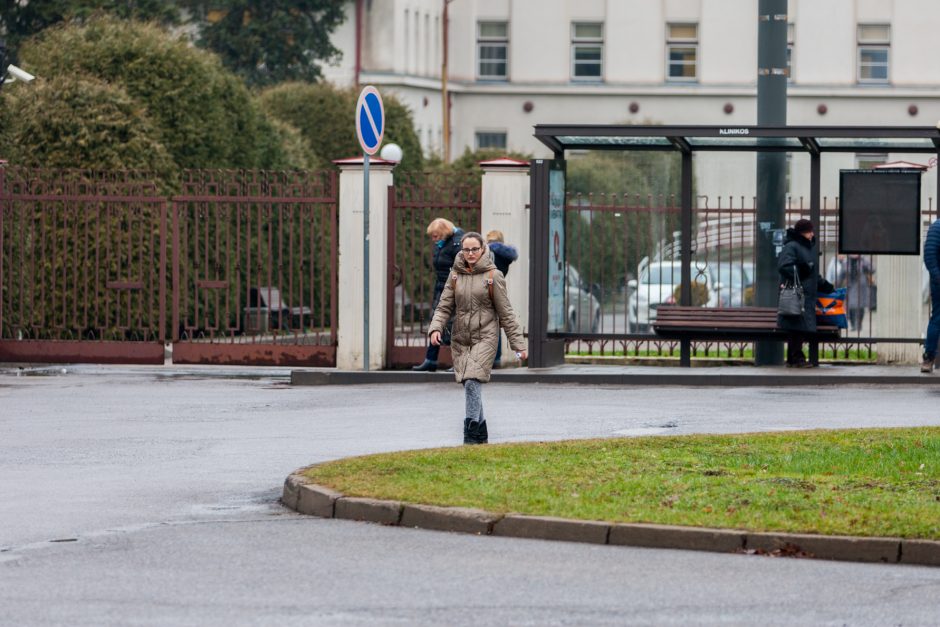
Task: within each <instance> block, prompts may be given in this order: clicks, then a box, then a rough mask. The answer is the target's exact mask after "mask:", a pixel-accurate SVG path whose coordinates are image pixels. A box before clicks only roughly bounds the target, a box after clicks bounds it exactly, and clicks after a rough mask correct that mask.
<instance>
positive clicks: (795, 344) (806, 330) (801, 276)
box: [777, 219, 833, 368]
mask: <svg viewBox="0 0 940 627" xmlns="http://www.w3.org/2000/svg"><path fill="white" fill-rule="evenodd" d="M814 239H815V238H814V237H813V223H812V222H810V221H809V220H805V219H804V220H797V222H796V224H794V225H793V228H791V229H787V239H786V243H785V244H784V245H783V250H781V251H780V256H778V257H777V271H778V272H779V273H780V280H781V282H782V283H784V284H793V283H795V282H796V281H797V279H798V280H799V282H800V284H802V286H803V314H802V315H799V316H783V315H779V314H778V315H777V328H778V329H782V330H785V331H789V332H790V334H789V335H790V337H789V340H788V341H787V366H789V367H792V368H809V367H811V366H812V364H810V363H809V362H807V361H806V356H805V355H803V342H805V341H806V338H807V336H808V335H810V334H812V333H815V332H816V294H817V293H822V294H828V293H830V292H832V291H833V287H832V284H831V283H830V282H829V281H827V280H826V279H824V278H823V277H821V276H819V271H818V269H817V264H816V258H815V257H816V256H815V255H814V254H813V244H814Z"/></svg>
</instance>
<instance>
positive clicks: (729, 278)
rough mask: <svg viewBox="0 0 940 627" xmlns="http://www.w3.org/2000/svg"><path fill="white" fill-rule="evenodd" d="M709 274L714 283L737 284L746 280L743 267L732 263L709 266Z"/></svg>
mask: <svg viewBox="0 0 940 627" xmlns="http://www.w3.org/2000/svg"><path fill="white" fill-rule="evenodd" d="M708 274H709V277H710V278H711V280H712V283H721V284H723V285H735V286H737V285H741V284H742V283H743V282H744V281H743V276H742V274H741V268H740V267H738V266H735V265H732V264H730V263H719V264H715V265H712V266H709V267H708Z"/></svg>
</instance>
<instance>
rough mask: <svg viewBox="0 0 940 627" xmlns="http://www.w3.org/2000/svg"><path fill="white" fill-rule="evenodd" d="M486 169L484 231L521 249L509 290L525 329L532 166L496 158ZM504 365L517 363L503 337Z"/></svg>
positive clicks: (510, 269) (482, 227)
mask: <svg viewBox="0 0 940 627" xmlns="http://www.w3.org/2000/svg"><path fill="white" fill-rule="evenodd" d="M480 167H481V168H483V189H482V194H481V203H482V205H483V207H482V214H483V215H482V219H481V230H482V232H483V235H484V236H485V235H486V233H487V231H491V230H494V229H495V230H498V231H502V232H503V235H504V236H505V240H506V243H507V244H509V245H511V246H515V247H516V248H517V249H518V250H519V259H517V260H516V262H515V263H513V264H512V265H511V266H509V276H508V277H507V279H506V288H507V291H508V292H509V302H511V303H512V308H513V310H514V311H515V312H516V316H517V317H518V318H519V322H520V324H522V327H523V329H524V330H528V324H529V208H528V204H529V163H528V162H527V161H517V160H515V159H508V158H503V159H495V160H493V161H484V162H482V163H481V164H480ZM502 361H503V363H504V364H512V363H518V360H517V359H516V355H515V354H514V353H513V351H512V350H511V349H510V348H509V342H508V340H507V339H506V334H505V333H504V334H503V356H502Z"/></svg>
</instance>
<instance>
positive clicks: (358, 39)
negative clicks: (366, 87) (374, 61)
mask: <svg viewBox="0 0 940 627" xmlns="http://www.w3.org/2000/svg"><path fill="white" fill-rule="evenodd" d="M363 1H364V0H356V87H357V88H358V87H362V80H360V78H359V77H360V75H361V74H362V3H363Z"/></svg>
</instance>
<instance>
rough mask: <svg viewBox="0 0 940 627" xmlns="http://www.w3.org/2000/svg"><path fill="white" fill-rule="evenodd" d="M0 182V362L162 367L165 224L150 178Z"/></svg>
mask: <svg viewBox="0 0 940 627" xmlns="http://www.w3.org/2000/svg"><path fill="white" fill-rule="evenodd" d="M0 177H2V180H0V192H2V195H0V206H2V211H0V296H2V298H0V302H2V305H0V360H4V361H23V360H31V361H45V360H52V361H61V360H71V358H74V357H77V356H79V355H85V356H87V358H89V359H94V360H95V361H102V362H115V361H118V362H119V361H130V362H153V361H156V360H159V361H160V362H161V363H162V361H163V346H162V342H163V340H164V339H165V338H166V311H165V309H164V307H163V303H164V301H165V295H166V289H167V283H166V263H165V261H166V257H165V253H166V247H167V245H168V239H167V215H166V198H165V197H164V196H162V195H160V194H159V193H158V191H157V188H156V185H155V184H154V183H153V182H152V181H153V179H152V178H151V177H149V176H147V175H146V173H141V172H100V171H87V170H47V169H35V168H18V167H10V168H2V167H0ZM83 351H84V352H83Z"/></svg>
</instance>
